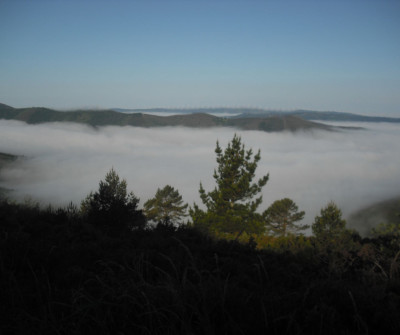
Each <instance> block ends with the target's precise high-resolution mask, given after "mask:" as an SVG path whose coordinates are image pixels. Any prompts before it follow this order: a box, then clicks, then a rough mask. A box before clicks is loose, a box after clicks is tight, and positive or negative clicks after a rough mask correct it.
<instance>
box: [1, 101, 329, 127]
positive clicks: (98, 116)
mask: <svg viewBox="0 0 400 335" xmlns="http://www.w3.org/2000/svg"><path fill="white" fill-rule="evenodd" d="M0 118H2V119H8V120H19V121H24V122H26V123H30V124H37V123H45V122H77V123H84V124H88V125H91V126H106V125H114V126H126V125H130V126H135V127H165V126H170V127H173V126H182V127H195V128H209V127H235V128H238V129H244V130H262V131H266V132H276V131H298V130H333V129H335V128H334V127H330V126H326V125H322V124H318V123H316V122H311V121H306V120H303V119H301V118H299V117H295V116H290V115H284V116H268V117H259V116H258V117H252V118H248V117H246V118H224V117H217V116H212V115H210V114H206V113H193V114H181V115H173V116H165V117H163V116H156V115H150V114H143V113H119V112H116V111H113V110H96V111H90V110H77V111H68V112H60V111H55V110H52V109H48V108H42V107H32V108H20V109H15V108H9V107H8V106H5V105H4V106H0Z"/></svg>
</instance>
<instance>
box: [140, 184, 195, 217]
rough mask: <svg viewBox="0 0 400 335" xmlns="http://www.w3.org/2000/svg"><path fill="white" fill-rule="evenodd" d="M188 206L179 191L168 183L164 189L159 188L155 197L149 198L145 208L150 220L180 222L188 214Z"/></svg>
mask: <svg viewBox="0 0 400 335" xmlns="http://www.w3.org/2000/svg"><path fill="white" fill-rule="evenodd" d="M187 207H188V205H187V204H184V203H183V200H182V196H181V195H180V194H179V191H178V190H175V189H174V188H173V187H172V186H170V185H166V186H165V187H164V188H163V189H159V188H158V189H157V192H156V195H155V197H154V198H151V199H149V200H147V201H146V202H145V203H144V206H143V209H144V213H145V215H146V217H147V219H148V220H152V221H154V222H157V223H159V222H161V223H174V224H179V223H180V220H181V219H182V217H185V216H186V215H187V214H186V209H187Z"/></svg>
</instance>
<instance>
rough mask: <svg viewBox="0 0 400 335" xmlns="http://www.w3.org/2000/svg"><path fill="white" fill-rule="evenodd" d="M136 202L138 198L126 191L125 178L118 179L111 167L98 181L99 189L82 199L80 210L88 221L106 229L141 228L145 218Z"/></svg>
mask: <svg viewBox="0 0 400 335" xmlns="http://www.w3.org/2000/svg"><path fill="white" fill-rule="evenodd" d="M138 204H139V198H137V197H136V196H135V195H134V194H133V192H130V193H128V192H127V183H126V180H125V179H122V180H120V178H119V176H118V174H117V173H116V172H115V170H114V169H111V170H110V171H109V172H108V173H107V174H106V176H105V180H104V181H100V183H99V190H98V191H97V192H94V193H93V192H91V193H90V194H89V195H88V196H87V197H86V198H85V200H83V201H82V203H81V212H82V214H83V215H85V216H86V217H87V218H88V220H89V222H91V223H92V224H94V225H96V226H98V227H101V228H104V229H105V230H107V231H121V230H124V229H133V228H143V227H144V225H145V223H146V220H145V217H144V216H143V214H142V211H141V210H138V209H137V206H138Z"/></svg>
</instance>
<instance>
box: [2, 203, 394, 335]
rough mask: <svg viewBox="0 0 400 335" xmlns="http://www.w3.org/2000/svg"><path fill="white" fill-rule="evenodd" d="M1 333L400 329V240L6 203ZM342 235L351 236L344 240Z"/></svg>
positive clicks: (355, 331)
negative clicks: (101, 219) (121, 218)
mask: <svg viewBox="0 0 400 335" xmlns="http://www.w3.org/2000/svg"><path fill="white" fill-rule="evenodd" d="M0 222H1V223H0V225H1V230H0V292H1V293H0V294H1V297H0V300H1V301H2V304H1V305H0V306H1V307H0V308H1V309H2V310H1V312H0V317H1V322H0V324H1V333H2V334H118V333H120V334H128V333H132V334H252V333H253V334H256V333H261V332H264V333H266V332H268V333H272V334H367V333H369V334H377V333H386V334H397V333H398V332H399V330H400V320H399V318H398V315H399V312H400V307H399V306H400V278H399V272H398V260H397V258H398V250H399V245H398V240H395V238H388V237H387V236H380V237H377V238H374V239H364V240H358V241H353V243H351V244H349V245H350V246H351V248H338V249H329V250H328V249H326V248H324V246H321V245H319V244H318V243H317V241H316V239H315V238H314V237H304V236H298V237H296V236H291V237H265V238H266V239H267V240H266V241H264V242H265V246H264V248H263V249H262V250H258V249H257V248H255V244H254V243H253V242H252V241H250V242H249V243H247V244H241V243H239V242H237V241H227V240H223V239H215V238H211V237H210V236H206V235H204V234H203V233H200V232H199V231H197V230H196V229H195V228H192V227H187V226H182V227H179V228H176V227H173V226H172V225H168V224H159V225H158V226H156V227H155V228H152V229H149V228H147V229H143V228H138V229H134V230H131V231H129V232H128V231H125V230H120V231H113V232H112V233H110V232H107V231H105V230H104V229H102V227H99V226H96V225H95V224H94V223H93V222H90V221H88V220H87V219H85V218H84V217H83V216H81V215H80V214H79V212H78V211H77V210H76V209H74V208H73V207H70V208H67V209H57V210H55V209H51V208H48V209H46V210H41V209H39V208H37V207H29V206H25V205H17V204H12V203H8V202H3V203H1V205H0ZM342 247H343V246H342Z"/></svg>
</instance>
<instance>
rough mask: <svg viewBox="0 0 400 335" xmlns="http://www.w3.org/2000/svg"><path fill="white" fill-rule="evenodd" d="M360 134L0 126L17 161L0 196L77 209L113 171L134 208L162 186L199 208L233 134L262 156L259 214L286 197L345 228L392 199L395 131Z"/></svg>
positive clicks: (395, 191) (399, 172)
mask: <svg viewBox="0 0 400 335" xmlns="http://www.w3.org/2000/svg"><path fill="white" fill-rule="evenodd" d="M354 125H357V124H354ZM362 126H363V127H364V128H366V129H365V130H362V131H361V130H359V131H355V130H352V131H345V132H327V131H314V132H308V133H302V132H298V133H295V134H294V133H289V132H278V133H266V132H262V131H240V130H237V129H230V128H206V129H191V128H182V127H162V128H135V127H129V126H127V127H116V126H108V127H99V128H97V129H95V128H91V127H88V126H86V125H82V124H73V123H71V124H70V123H46V124H38V125H28V124H26V123H23V122H20V121H10V120H0V152H7V153H14V154H17V155H22V156H24V157H23V158H21V159H20V160H18V161H17V162H16V163H15V164H11V165H9V166H7V167H5V168H3V169H1V170H0V187H4V188H8V189H11V190H13V192H12V193H11V195H10V196H11V197H12V198H16V199H17V200H19V201H24V199H26V197H28V198H29V197H30V198H31V199H32V200H33V201H34V202H36V201H38V202H39V203H40V204H41V205H43V206H47V205H48V204H49V203H51V204H53V205H55V206H66V205H67V204H68V203H69V202H70V201H72V202H73V203H75V204H76V205H78V206H79V205H80V201H81V200H83V199H84V198H85V197H86V195H88V194H89V192H91V191H96V190H98V185H99V181H100V180H104V177H105V175H106V173H107V172H108V171H109V170H110V169H111V168H112V167H113V168H114V169H115V170H116V172H117V173H118V175H119V176H120V177H121V178H125V179H126V181H127V185H128V190H129V191H133V192H134V193H135V195H136V196H137V197H139V198H140V200H141V202H140V208H142V206H143V203H144V202H145V201H146V200H148V199H150V198H152V197H154V195H155V193H156V191H157V188H163V187H164V186H165V185H167V184H169V185H171V186H173V187H174V188H175V189H177V190H178V191H179V193H180V194H181V195H182V197H183V200H184V202H187V203H189V205H190V206H193V203H197V204H198V205H199V206H200V207H202V202H201V199H200V196H199V185H200V182H201V183H202V184H203V186H204V189H205V190H206V191H207V192H208V191H212V190H213V189H214V187H215V186H216V184H215V180H214V179H213V173H214V169H215V168H217V163H216V157H215V153H214V149H215V146H216V141H217V140H218V141H219V143H220V146H221V147H222V148H226V146H227V144H228V142H229V141H231V139H232V138H233V135H234V133H235V132H236V133H237V134H238V135H239V136H241V138H242V141H243V143H244V144H245V146H246V149H249V148H252V149H253V152H257V150H258V149H260V151H261V160H260V161H259V163H258V167H257V170H256V178H255V180H258V178H260V177H262V176H264V175H266V174H267V173H269V181H268V183H267V185H266V186H265V187H264V188H263V191H262V195H263V203H262V204H261V206H260V207H259V211H260V212H263V211H264V210H266V209H267V208H268V206H269V205H271V203H272V202H273V201H275V200H279V199H283V198H290V199H292V200H293V201H294V202H295V203H296V204H297V205H298V206H299V210H304V211H305V212H306V216H305V219H304V221H303V223H306V224H311V223H312V222H313V221H314V218H315V216H316V215H319V214H320V209H321V208H323V207H324V206H326V205H327V203H328V202H330V201H334V202H335V203H336V204H337V205H338V206H339V208H340V209H341V210H342V211H343V215H344V217H345V218H346V219H347V218H348V217H349V215H350V214H352V213H354V212H355V211H357V210H359V209H362V208H364V207H367V206H369V205H371V204H374V203H377V202H380V201H383V200H387V199H390V198H392V197H399V196H400V194H399V189H400V169H399V166H400V141H399V140H398V139H399V137H400V127H399V125H398V124H390V123H375V124H373V123H363V124H362ZM375 219H376V218H375ZM381 222H385V220H384V219H382V221H381V220H380V219H376V220H375V221H373V222H371V223H368V222H363V224H362V226H358V227H353V228H356V229H357V230H358V231H359V232H361V233H364V234H365V233H367V232H368V230H369V228H370V227H371V225H373V224H378V223H381Z"/></svg>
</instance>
